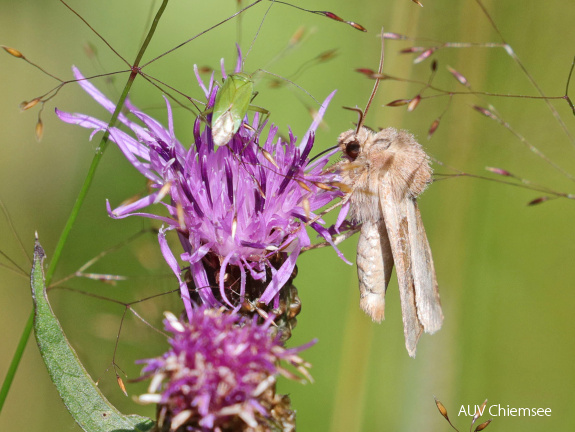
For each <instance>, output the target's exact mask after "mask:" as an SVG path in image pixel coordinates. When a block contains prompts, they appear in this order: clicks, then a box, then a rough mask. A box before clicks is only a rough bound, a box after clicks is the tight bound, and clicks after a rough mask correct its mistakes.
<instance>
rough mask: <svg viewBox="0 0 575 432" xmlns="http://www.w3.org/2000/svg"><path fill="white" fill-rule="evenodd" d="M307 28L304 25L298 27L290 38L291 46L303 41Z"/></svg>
mask: <svg viewBox="0 0 575 432" xmlns="http://www.w3.org/2000/svg"><path fill="white" fill-rule="evenodd" d="M305 30H306V28H305V27H304V26H301V27H300V28H298V29H297V30H296V31H295V33H294V34H293V35H292V37H291V38H290V40H289V43H288V44H289V45H290V46H294V45H297V44H298V43H299V42H301V40H302V38H303V36H304V35H305Z"/></svg>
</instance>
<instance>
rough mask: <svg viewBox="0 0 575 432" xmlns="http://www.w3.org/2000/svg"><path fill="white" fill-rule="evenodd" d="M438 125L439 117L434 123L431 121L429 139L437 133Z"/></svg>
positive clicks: (428, 132)
mask: <svg viewBox="0 0 575 432" xmlns="http://www.w3.org/2000/svg"><path fill="white" fill-rule="evenodd" d="M438 127H439V119H435V120H433V123H431V126H430V127H429V131H427V139H431V136H432V135H433V134H434V133H435V131H436V130H437V128H438Z"/></svg>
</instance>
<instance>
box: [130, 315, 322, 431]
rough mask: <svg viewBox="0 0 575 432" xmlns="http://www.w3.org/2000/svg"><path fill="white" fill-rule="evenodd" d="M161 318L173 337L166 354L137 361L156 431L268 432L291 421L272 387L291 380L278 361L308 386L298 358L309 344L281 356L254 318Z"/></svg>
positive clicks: (278, 347)
mask: <svg viewBox="0 0 575 432" xmlns="http://www.w3.org/2000/svg"><path fill="white" fill-rule="evenodd" d="M166 318H167V319H166V320H165V321H164V323H165V325H166V330H168V331H169V332H170V333H172V334H173V336H172V338H171V339H169V343H170V349H169V350H168V352H166V353H165V354H164V355H163V356H162V357H160V358H154V359H148V360H143V361H142V362H143V363H146V366H145V367H144V369H143V370H142V374H143V375H144V376H146V377H150V378H151V383H150V386H149V389H148V393H147V394H144V395H141V396H140V400H141V401H142V402H147V403H157V404H158V426H159V427H160V428H162V426H163V425H166V424H167V425H169V426H170V428H169V429H170V430H180V429H179V428H180V427H182V426H184V427H183V428H182V429H181V430H186V431H196V430H197V431H204V430H269V429H268V428H266V427H265V426H266V425H267V424H268V422H270V421H275V422H280V423H281V422H291V421H292V420H293V415H294V413H293V411H291V409H289V399H287V400H286V398H285V397H281V396H279V395H276V393H275V382H276V377H277V375H279V374H282V375H284V376H287V377H289V378H296V377H295V375H293V374H291V373H290V372H288V371H287V370H285V369H284V368H282V367H281V366H280V361H284V362H288V363H290V364H292V365H293V366H295V367H297V368H298V370H300V372H302V373H304V375H305V376H306V377H308V378H309V379H311V378H310V377H309V375H308V374H307V370H306V369H305V368H306V367H309V365H308V364H306V363H304V361H303V360H302V359H301V358H300V357H299V356H298V355H297V353H298V352H300V351H302V350H303V349H305V348H307V347H309V346H310V345H312V344H313V343H315V342H314V341H312V342H311V343H309V344H307V345H306V346H303V347H299V348H292V349H286V348H284V347H283V346H282V344H281V342H280V341H279V339H278V338H277V337H276V338H271V337H270V325H271V320H267V321H266V322H265V323H264V324H261V325H260V324H257V319H256V318H253V319H249V318H246V317H244V316H241V315H238V314H236V313H233V312H232V313H229V312H224V311H223V310H222V309H209V308H206V307H205V306H204V307H199V308H196V309H194V311H193V314H192V316H191V317H190V318H189V323H184V322H181V321H179V320H178V319H177V318H176V317H175V316H174V315H172V314H171V313H169V312H167V313H166ZM286 402H287V403H286ZM279 407H281V408H282V409H278V408H279ZM282 411H285V413H282ZM238 422H239V424H238ZM258 426H259V427H263V428H261V429H260V428H258ZM161 430H163V429H161ZM282 430H284V429H282Z"/></svg>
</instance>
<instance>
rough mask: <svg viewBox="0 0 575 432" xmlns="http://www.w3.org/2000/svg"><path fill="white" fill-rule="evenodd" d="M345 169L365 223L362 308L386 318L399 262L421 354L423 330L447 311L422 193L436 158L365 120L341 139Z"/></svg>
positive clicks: (430, 329)
mask: <svg viewBox="0 0 575 432" xmlns="http://www.w3.org/2000/svg"><path fill="white" fill-rule="evenodd" d="M338 143H339V147H340V149H341V150H342V152H343V156H344V157H343V159H344V160H343V161H342V162H341V163H340V165H339V166H340V171H341V175H342V179H343V183H345V184H346V185H348V186H349V187H350V189H351V192H350V194H351V195H350V197H349V201H350V213H351V216H352V217H353V218H354V219H355V220H357V221H358V222H361V223H362V224H363V225H362V228H361V233H360V237H359V241H358V245H357V269H358V277H359V290H360V306H361V308H362V309H363V310H364V311H365V312H366V313H367V314H368V315H369V316H370V317H371V318H372V319H373V320H374V321H377V322H381V321H382V320H383V319H384V308H385V292H386V289H387V285H388V284H389V280H390V278H391V271H392V269H393V266H394V264H395V268H396V274H397V279H398V283H399V293H400V299H401V310H402V316H403V331H404V335H405V346H406V348H407V351H408V353H409V355H410V356H412V357H415V351H416V348H417V342H418V340H419V337H420V336H421V333H422V332H423V331H425V332H426V333H435V332H436V331H437V330H439V329H440V328H441V324H442V322H443V313H442V311H441V304H440V301H439V292H438V289H437V279H436V276H435V269H434V267H433V259H432V257H431V249H430V247H429V242H428V240H427V236H426V234H425V228H424V227H423V223H422V220H421V215H420V213H419V208H418V206H417V201H416V198H417V197H418V196H419V194H421V193H422V192H423V191H424V189H425V188H426V186H427V185H428V184H429V183H430V181H431V168H430V166H429V157H428V156H427V154H426V153H425V151H424V150H423V148H422V147H421V145H420V144H418V143H417V142H416V141H415V138H414V137H413V135H411V134H410V133H408V132H406V131H401V130H396V129H394V128H387V129H383V130H382V131H380V132H377V133H376V132H373V131H372V130H370V129H368V128H366V127H364V126H359V127H358V129H357V130H349V131H346V132H343V133H342V134H341V135H340V136H339V139H338Z"/></svg>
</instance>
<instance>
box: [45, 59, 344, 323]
mask: <svg viewBox="0 0 575 432" xmlns="http://www.w3.org/2000/svg"><path fill="white" fill-rule="evenodd" d="M236 69H237V67H236ZM74 74H75V76H76V78H77V79H78V80H79V83H80V85H81V86H82V87H83V88H84V90H86V92H88V93H89V94H90V95H91V96H92V97H93V98H94V99H95V100H96V101H97V102H98V103H100V104H101V105H102V106H104V108H106V109H107V110H108V111H110V112H112V111H113V110H114V108H115V106H114V104H113V103H112V102H111V101H110V100H108V99H107V98H106V97H105V96H104V95H103V94H102V93H101V92H100V91H99V90H98V89H96V88H95V87H94V86H93V85H92V84H91V83H90V82H89V81H87V80H85V79H84V78H83V76H82V75H81V74H80V72H79V71H78V70H77V69H74ZM196 76H197V78H198V81H199V84H200V87H201V88H202V89H203V91H204V93H205V95H206V98H207V103H206V109H207V110H209V108H211V107H212V106H213V104H214V101H215V98H216V94H217V91H218V86H217V85H214V84H215V83H214V79H213V75H212V77H211V79H210V82H209V85H208V87H207V88H206V86H205V85H204V83H203V82H202V80H201V79H200V77H199V75H198V73H197V70H196ZM334 93H335V92H334ZM334 93H332V94H330V95H329V96H328V97H327V99H326V100H325V101H324V103H323V105H322V107H321V109H320V110H319V114H318V115H317V116H316V118H315V120H314V121H313V123H312V125H311V126H310V128H309V130H308V131H307V132H306V134H305V135H304V137H303V139H302V140H301V142H300V143H299V144H296V137H294V136H293V134H292V133H291V131H290V134H289V142H285V141H283V140H282V138H281V137H279V135H278V134H277V132H278V128H277V127H275V126H273V125H272V126H271V127H270V129H269V132H268V134H267V138H264V137H263V136H262V134H261V129H262V128H261V125H259V114H257V113H256V114H254V116H253V119H252V121H251V123H250V120H249V118H248V116H247V115H246V117H245V119H244V122H245V123H246V124H251V127H246V126H242V127H240V128H239V130H238V132H237V133H236V134H235V135H234V137H233V138H232V140H231V141H230V142H229V143H228V144H227V145H226V146H222V147H219V148H217V149H216V148H215V146H214V144H213V141H212V134H211V130H210V128H209V126H208V125H206V123H209V122H210V119H211V114H204V115H200V116H199V117H198V118H197V119H196V120H195V123H194V129H193V131H194V141H195V142H194V144H193V145H192V146H191V147H190V148H189V149H186V148H185V147H184V146H183V145H182V144H181V143H180V142H179V141H178V140H177V139H176V137H175V134H174V125H173V121H172V113H171V107H170V104H169V103H168V102H167V100H166V104H167V111H168V128H167V129H166V128H165V127H163V126H162V125H161V124H160V123H159V122H158V121H157V120H155V119H153V118H152V117H150V116H148V115H147V114H144V113H143V112H141V111H138V110H137V109H136V108H135V107H134V106H133V105H132V104H131V103H130V102H127V103H126V107H127V108H128V110H129V111H130V113H131V114H133V115H134V116H135V117H136V118H137V119H138V120H139V121H140V122H142V123H143V126H141V125H140V124H138V123H136V122H133V121H131V120H129V119H128V117H127V116H126V115H124V114H120V117H119V120H120V122H121V123H123V124H124V125H126V126H128V127H129V128H130V129H131V130H132V132H133V133H134V135H135V137H132V136H131V135H129V134H128V133H126V132H123V131H122V130H120V129H118V128H112V129H111V130H110V139H111V140H112V141H114V142H115V143H116V144H117V145H118V146H119V148H120V149H121V151H122V152H123V153H124V155H125V156H126V157H127V158H128V160H129V161H130V162H131V163H132V164H133V165H134V167H135V168H136V169H138V170H139V171H140V172H141V173H142V174H143V175H144V176H145V177H146V178H148V179H149V180H151V182H152V188H153V189H155V191H154V192H153V193H151V194H150V195H148V196H146V197H145V198H142V199H140V200H138V201H137V202H134V203H130V204H127V205H124V206H121V207H118V208H116V209H114V210H111V208H110V205H109V204H108V212H109V214H110V216H111V217H113V218H124V217H127V216H133V215H139V216H144V217H149V218H153V219H157V220H160V221H162V222H164V223H165V228H162V229H161V230H160V234H159V242H160V247H161V250H162V253H163V255H164V257H165V259H166V261H167V262H168V264H169V265H170V267H171V269H172V270H173V271H174V273H175V275H176V276H177V278H178V280H179V283H180V289H181V294H182V298H183V300H184V304H185V306H186V311H187V313H188V315H189V316H191V314H192V303H193V301H201V302H203V303H204V304H206V305H208V306H210V307H218V306H221V305H226V306H227V307H234V308H239V306H240V304H241V302H242V301H243V300H244V299H245V298H246V295H247V296H248V298H250V299H252V300H254V301H255V300H259V301H261V302H263V303H265V304H270V302H271V305H272V306H273V308H277V307H278V306H279V305H280V289H281V288H282V287H283V286H284V285H286V284H288V283H289V282H290V281H291V278H293V275H294V274H295V264H296V259H297V257H298V255H299V254H300V252H301V251H302V248H305V247H307V246H309V245H310V244H311V242H310V238H309V237H308V234H307V233H306V230H305V221H308V220H310V219H312V218H314V217H315V216H316V215H315V213H314V212H315V211H316V210H318V209H320V208H321V207H323V206H325V205H326V204H328V203H329V202H330V201H332V200H333V199H334V198H336V197H338V196H341V192H340V191H339V190H338V189H337V188H335V187H329V186H327V187H326V185H329V183H330V182H333V181H337V180H338V177H337V176H336V174H331V173H328V174H325V173H323V171H322V170H323V168H324V167H325V165H326V164H327V163H328V158H329V156H331V154H333V153H335V152H337V149H334V150H333V151H332V152H330V153H327V154H326V155H324V156H322V157H321V158H318V159H316V160H315V161H314V162H310V160H309V157H308V156H309V154H310V152H311V150H312V146H313V143H314V137H315V130H316V128H317V126H318V125H319V123H320V121H321V118H322V117H323V114H324V113H325V109H326V107H327V105H328V103H329V101H330V100H331V98H332V97H333V95H334ZM56 113H57V115H58V116H59V117H60V119H62V120H63V121H65V122H68V123H73V124H77V125H80V126H83V127H86V128H89V129H93V130H94V132H93V133H92V136H93V135H94V134H95V133H96V132H99V131H104V130H105V129H106V126H107V124H106V123H105V122H103V121H101V120H98V119H95V118H93V117H90V116H87V115H84V114H71V113H65V112H62V111H59V110H56ZM166 195H169V198H170V202H169V203H164V202H162V201H161V200H162V199H163V198H164V197H165V196H166ZM157 203H161V204H163V205H164V206H165V207H166V209H167V210H168V212H169V214H170V217H165V216H160V215H158V214H155V213H144V212H141V209H143V208H145V207H148V206H151V205H152V204H157ZM321 223H322V221H321V219H320V220H318V221H316V222H314V223H312V224H311V227H312V228H313V229H314V230H315V231H316V232H317V233H318V234H319V235H320V236H321V237H323V238H324V239H325V240H326V241H327V242H330V243H331V244H332V245H333V243H332V239H331V235H330V233H329V231H328V230H327V229H326V228H324V227H322V225H321ZM168 230H176V231H177V233H178V235H179V238H180V241H181V243H182V246H183V250H184V252H183V253H182V254H181V255H180V258H181V259H182V260H183V261H185V262H186V263H187V265H186V267H184V268H181V267H180V265H179V264H178V261H177V260H176V258H175V256H174V254H173V253H172V251H171V250H170V248H169V247H168V244H167V241H166V237H165V233H166V231H168ZM333 246H334V248H335V245H333ZM336 251H337V249H336ZM337 253H338V255H339V256H340V257H341V258H342V259H343V256H342V255H341V253H340V252H339V251H337ZM188 266H189V267H188ZM186 268H189V275H190V277H191V280H192V281H193V283H194V287H195V289H194V291H197V293H196V292H192V296H193V297H190V292H189V290H188V286H187V284H186V281H185V279H186V278H183V277H181V271H182V270H185V269H186ZM254 287H255V288H254Z"/></svg>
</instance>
